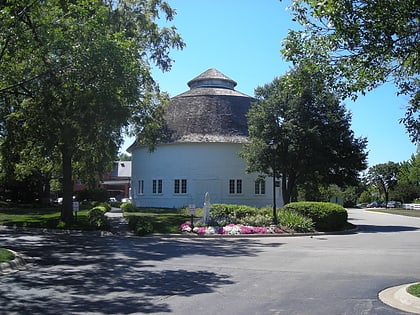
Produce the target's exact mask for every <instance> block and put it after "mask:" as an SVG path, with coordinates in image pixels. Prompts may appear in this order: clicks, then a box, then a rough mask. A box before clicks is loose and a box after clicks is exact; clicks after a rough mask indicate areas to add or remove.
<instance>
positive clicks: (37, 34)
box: [0, 0, 184, 221]
mask: <svg viewBox="0 0 420 315" xmlns="http://www.w3.org/2000/svg"><path fill="white" fill-rule="evenodd" d="M160 14H163V15H164V17H165V18H166V19H168V20H171V19H172V18H173V16H174V14H175V12H174V10H173V9H171V8H170V7H169V6H168V5H167V3H165V2H163V1H161V0H137V1H136V0H114V1H106V0H103V1H98V0H72V1H61V0H48V1H47V0H40V1H32V0H8V1H6V2H2V4H1V5H0V106H1V107H2V112H5V113H6V115H5V116H4V117H2V118H3V119H2V122H1V124H0V127H1V129H2V130H1V131H2V133H1V137H2V139H1V144H2V149H3V152H2V154H3V161H5V160H7V159H8V156H7V154H10V156H14V157H16V158H17V161H16V162H17V164H19V163H20V164H24V165H27V161H25V159H27V158H28V157H29V156H33V157H34V159H33V161H35V160H37V161H42V160H45V159H48V160H50V161H52V162H55V163H57V162H58V163H59V164H60V165H61V178H62V183H63V211H62V219H63V220H65V221H71V220H72V218H73V214H72V205H71V202H72V180H73V178H74V176H75V172H74V169H75V168H74V167H75V166H77V167H78V170H79V171H80V173H82V174H85V175H86V174H91V175H92V176H94V175H96V173H99V174H100V173H102V172H103V171H104V170H105V168H106V167H107V166H108V163H109V162H110V161H112V160H113V159H114V158H115V157H116V154H117V152H118V148H119V146H120V144H121V142H122V135H123V131H124V130H125V128H128V126H129V125H130V123H134V124H141V123H142V122H143V121H144V119H145V118H147V116H148V112H149V111H150V110H149V108H150V106H152V105H151V100H156V99H159V88H158V85H157V84H156V83H155V82H154V80H153V79H152V77H151V71H150V67H151V63H154V64H156V65H157V66H158V67H160V68H161V69H162V70H164V71H166V70H169V69H170V66H171V62H172V60H171V59H170V58H169V56H168V53H169V50H170V49H172V48H182V47H183V46H184V43H183V41H182V39H181V38H180V37H179V35H178V34H177V33H176V29H175V28H174V27H170V28H166V27H160V26H159V25H158V23H157V19H158V18H159V15H160ZM144 108H148V110H146V111H145V110H144ZM8 127H9V128H8ZM135 128H136V127H135ZM137 129H138V128H137ZM28 146H31V147H34V148H36V150H33V152H35V153H36V156H35V155H24V154H23V151H22V150H23V149H24V148H25V147H28ZM10 148H13V149H10ZM8 151H12V152H8ZM5 154H6V156H4V155H5Z"/></svg>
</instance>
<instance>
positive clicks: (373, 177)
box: [367, 162, 399, 207]
mask: <svg viewBox="0 0 420 315" xmlns="http://www.w3.org/2000/svg"><path fill="white" fill-rule="evenodd" d="M398 171H399V165H398V164H397V163H394V162H388V163H382V164H377V165H374V166H372V167H370V168H369V170H368V174H367V179H368V182H369V183H370V184H371V185H374V186H375V187H376V188H377V189H378V191H379V193H384V194H385V205H387V204H388V201H389V192H390V191H391V190H392V189H393V188H394V187H395V185H396V184H397V182H398V180H397V175H398ZM385 207H386V206H385Z"/></svg>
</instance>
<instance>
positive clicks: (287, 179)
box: [281, 174, 296, 205]
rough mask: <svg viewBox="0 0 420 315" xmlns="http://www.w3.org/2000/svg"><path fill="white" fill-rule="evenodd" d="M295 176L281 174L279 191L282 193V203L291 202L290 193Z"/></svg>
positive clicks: (293, 185) (293, 186) (293, 187)
mask: <svg viewBox="0 0 420 315" xmlns="http://www.w3.org/2000/svg"><path fill="white" fill-rule="evenodd" d="M295 183H296V178H295V176H294V175H290V174H289V175H288V176H287V174H282V175H281V192H282V195H283V205H287V204H288V203H290V202H291V199H292V193H293V190H294V189H295Z"/></svg>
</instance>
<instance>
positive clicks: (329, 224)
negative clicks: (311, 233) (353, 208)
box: [283, 201, 347, 231]
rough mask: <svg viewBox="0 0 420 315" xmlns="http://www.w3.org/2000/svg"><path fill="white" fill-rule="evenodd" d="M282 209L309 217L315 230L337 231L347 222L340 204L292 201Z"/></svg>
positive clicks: (344, 210)
mask: <svg viewBox="0 0 420 315" xmlns="http://www.w3.org/2000/svg"><path fill="white" fill-rule="evenodd" d="M283 209H284V210H288V211H294V212H297V213H300V214H302V215H304V216H306V217H308V218H310V219H311V220H312V221H313V223H314V225H315V229H316V230H317V231H339V230H342V229H344V228H345V226H346V224H347V211H346V209H344V208H343V207H342V206H340V205H338V204H334V203H329V202H310V201H302V202H292V203H289V204H287V205H285V206H284V208H283Z"/></svg>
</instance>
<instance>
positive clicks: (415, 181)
mask: <svg viewBox="0 0 420 315" xmlns="http://www.w3.org/2000/svg"><path fill="white" fill-rule="evenodd" d="M397 180H398V182H397V185H396V186H395V187H394V189H393V191H392V192H391V193H392V196H393V198H394V199H397V200H402V201H403V202H407V203H408V202H412V201H413V200H414V199H416V198H418V197H419V196H420V151H419V149H418V150H417V153H416V154H415V155H414V154H413V155H412V156H411V159H410V160H408V161H405V162H402V163H400V167H399V170H398V175H397Z"/></svg>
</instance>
